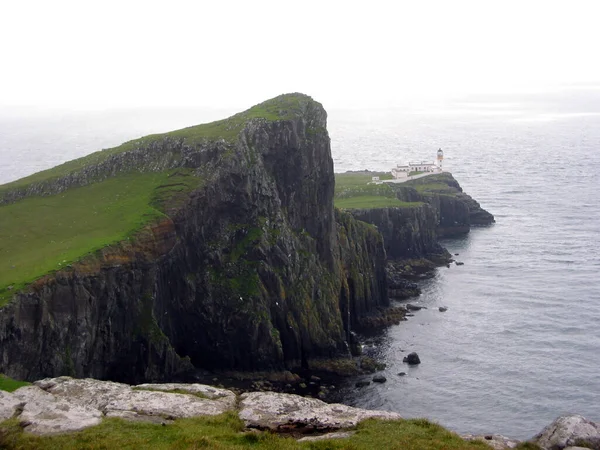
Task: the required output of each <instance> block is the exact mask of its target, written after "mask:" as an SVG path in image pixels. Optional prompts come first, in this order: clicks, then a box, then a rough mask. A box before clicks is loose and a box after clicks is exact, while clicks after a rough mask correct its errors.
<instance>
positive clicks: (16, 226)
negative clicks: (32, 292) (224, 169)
mask: <svg viewBox="0 0 600 450" xmlns="http://www.w3.org/2000/svg"><path fill="white" fill-rule="evenodd" d="M200 181H201V180H200V179H199V178H197V177H195V176H193V175H191V173H190V172H189V171H185V170H181V169H179V170H176V171H175V170H172V171H170V172H161V173H145V174H140V173H132V174H128V175H121V176H117V177H114V178H110V179H108V180H106V181H103V182H100V183H95V184H92V185H89V186H84V187H79V188H73V189H69V190H67V191H65V192H63V193H61V194H58V195H53V196H49V197H29V198H25V199H23V200H20V201H18V202H16V203H13V204H8V205H3V206H0V306H2V304H3V303H6V302H7V301H8V300H9V299H10V298H11V296H12V294H13V293H14V292H17V291H18V290H20V289H22V288H23V287H25V286H26V285H27V284H29V283H31V282H32V281H34V280H35V279H37V278H39V277H41V276H43V275H45V274H47V273H50V272H52V271H55V270H59V269H64V268H65V267H66V266H67V265H68V264H70V263H72V262H74V261H76V260H78V259H80V258H81V257H83V256H85V255H86V254H89V253H92V252H94V251H95V250H98V249H100V248H102V247H105V246H107V245H109V244H112V243H115V242H118V241H121V240H124V239H126V238H129V237H131V236H132V235H133V234H134V232H135V231H137V230H139V229H140V228H141V227H142V226H143V225H145V224H147V223H149V222H151V221H153V220H155V219H157V218H159V217H161V216H164V213H165V212H166V213H168V212H169V211H170V210H171V209H172V208H175V207H177V206H178V205H179V204H180V203H181V202H182V199H183V198H185V195H184V194H185V193H187V192H188V191H189V190H191V189H193V188H194V187H195V186H198V185H199V183H200Z"/></svg>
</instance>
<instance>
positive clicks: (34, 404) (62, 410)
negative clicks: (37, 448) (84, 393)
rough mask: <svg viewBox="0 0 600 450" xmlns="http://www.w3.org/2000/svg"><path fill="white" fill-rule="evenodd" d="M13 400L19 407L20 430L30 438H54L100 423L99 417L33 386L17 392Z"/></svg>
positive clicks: (90, 410)
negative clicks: (36, 436)
mask: <svg viewBox="0 0 600 450" xmlns="http://www.w3.org/2000/svg"><path fill="white" fill-rule="evenodd" d="M13 396H14V398H15V399H17V400H18V401H20V402H21V403H22V405H23V406H22V408H23V409H22V411H21V413H20V415H19V416H18V417H19V420H20V422H21V426H22V427H23V428H24V429H25V431H28V432H30V433H34V434H57V433H66V432H70V431H78V430H82V429H84V428H87V427H92V426H94V425H99V424H100V422H101V421H102V413H101V412H100V411H99V410H97V409H95V408H92V407H89V406H85V405H78V404H75V403H72V402H69V401H67V400H64V399H61V398H58V397H56V396H54V395H52V394H49V393H47V392H45V391H44V390H42V389H40V388H39V387H37V386H25V387H22V388H19V389H17V390H16V391H15V392H14V393H13Z"/></svg>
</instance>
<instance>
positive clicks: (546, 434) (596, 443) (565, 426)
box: [532, 415, 600, 450]
mask: <svg viewBox="0 0 600 450" xmlns="http://www.w3.org/2000/svg"><path fill="white" fill-rule="evenodd" d="M532 441H533V442H534V443H535V444H537V445H539V446H540V447H542V448H543V449H545V450H563V449H564V448H566V447H570V446H584V447H587V448H592V449H596V450H600V425H599V424H597V423H594V422H592V421H590V420H587V419H586V418H585V417H583V416H580V415H572V416H561V417H559V418H557V419H556V420H555V421H554V422H552V423H551V424H550V425H548V426H547V427H546V428H544V429H543V430H542V431H541V432H540V433H539V434H537V435H536V436H534V438H533V439H532Z"/></svg>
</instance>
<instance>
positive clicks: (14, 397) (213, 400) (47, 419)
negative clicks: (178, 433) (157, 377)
mask: <svg viewBox="0 0 600 450" xmlns="http://www.w3.org/2000/svg"><path fill="white" fill-rule="evenodd" d="M169 391H177V392H176V393H174V392H169ZM235 403H236V397H235V394H234V393H233V392H231V391H228V390H226V389H218V388H214V387H212V386H206V385H201V384H187V385H184V384H163V385H159V384H156V385H155V384H152V385H150V384H148V385H141V386H137V387H132V386H129V385H127V384H122V383H113V382H110V381H99V380H93V379H82V380H78V379H74V378H70V377H59V378H46V379H44V380H40V381H36V382H35V383H34V385H33V386H24V387H21V388H19V389H17V390H16V391H15V392H13V393H8V392H3V391H0V421H1V420H6V419H9V418H11V417H17V418H18V419H19V421H20V423H21V425H22V426H23V428H24V429H25V430H26V431H28V432H30V433H34V434H40V435H45V434H56V433H65V432H70V431H78V430H82V429H84V428H87V427H91V426H94V425H98V424H99V423H100V422H101V421H102V419H103V418H104V417H121V418H123V419H127V420H143V421H150V422H163V423H164V421H168V420H173V419H178V418H184V417H199V416H209V415H218V414H222V413H224V412H226V411H231V410H233V409H235Z"/></svg>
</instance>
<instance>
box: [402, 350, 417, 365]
mask: <svg viewBox="0 0 600 450" xmlns="http://www.w3.org/2000/svg"><path fill="white" fill-rule="evenodd" d="M402 362H405V363H408V364H411V365H415V364H421V359H420V358H419V355H417V353H416V352H412V353H409V354H408V355H407V356H405V357H404V359H403V360H402Z"/></svg>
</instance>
